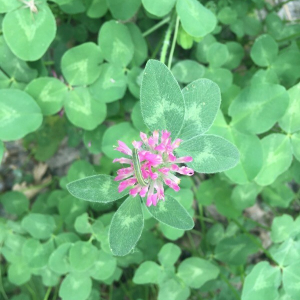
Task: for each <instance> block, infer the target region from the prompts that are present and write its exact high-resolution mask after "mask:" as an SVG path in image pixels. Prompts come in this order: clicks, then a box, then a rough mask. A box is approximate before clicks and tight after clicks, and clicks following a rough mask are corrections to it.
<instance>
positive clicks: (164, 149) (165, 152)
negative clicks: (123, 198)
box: [113, 130, 194, 206]
mask: <svg viewBox="0 0 300 300" xmlns="http://www.w3.org/2000/svg"><path fill="white" fill-rule="evenodd" d="M170 135H171V133H170V132H168V131H167V130H162V131H161V135H160V134H159V132H158V131H156V130H155V131H154V132H153V134H152V136H150V137H148V136H147V135H146V134H145V133H143V132H141V133H140V137H141V141H134V142H133V143H132V145H133V147H134V149H133V150H131V149H130V148H129V147H128V146H127V145H126V144H125V143H124V142H122V141H118V144H119V145H118V147H115V150H117V151H119V152H121V153H123V154H126V155H127V156H130V157H131V158H126V157H122V158H116V159H114V160H113V162H119V163H121V164H129V165H130V167H127V168H122V169H119V170H118V172H117V174H118V175H117V176H116V178H115V180H116V181H120V180H123V181H121V182H120V184H119V188H118V192H119V193H121V192H122V191H123V190H125V189H126V188H127V187H130V186H132V188H131V189H130V191H129V194H130V195H132V196H133V197H135V196H136V195H137V194H139V195H140V196H141V197H146V196H147V201H146V205H147V206H151V205H154V206H156V204H157V202H158V201H159V200H164V197H165V195H164V183H165V184H166V185H167V186H169V187H170V188H172V189H173V190H174V191H176V192H178V191H179V190H180V187H179V184H180V179H179V178H178V177H177V176H176V175H175V174H176V173H177V174H182V175H188V176H192V175H193V174H194V170H193V169H191V168H188V167H186V166H179V165H178V164H182V163H186V162H191V161H192V160H193V158H192V157H191V156H184V157H179V158H177V157H176V156H175V155H174V153H173V151H174V149H176V148H178V147H179V145H180V143H181V140H180V139H176V140H175V141H174V142H173V143H172V141H171V138H170ZM134 153H137V155H136V157H135V155H134Z"/></svg>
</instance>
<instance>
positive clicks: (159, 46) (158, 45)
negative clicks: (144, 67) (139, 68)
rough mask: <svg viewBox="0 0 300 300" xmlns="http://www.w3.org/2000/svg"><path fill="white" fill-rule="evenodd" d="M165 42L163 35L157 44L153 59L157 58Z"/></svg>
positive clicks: (152, 55)
mask: <svg viewBox="0 0 300 300" xmlns="http://www.w3.org/2000/svg"><path fill="white" fill-rule="evenodd" d="M163 41H164V36H163V35H162V36H161V38H160V39H159V42H158V43H157V45H156V47H155V49H154V51H153V53H152V54H151V59H154V58H155V57H156V56H157V53H158V52H159V50H160V48H161V45H162V43H163Z"/></svg>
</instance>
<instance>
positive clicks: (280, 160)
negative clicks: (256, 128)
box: [255, 133, 292, 186]
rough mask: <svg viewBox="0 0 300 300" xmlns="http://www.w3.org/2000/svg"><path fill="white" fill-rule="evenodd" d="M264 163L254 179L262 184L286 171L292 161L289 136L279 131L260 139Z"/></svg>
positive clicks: (269, 181)
mask: <svg viewBox="0 0 300 300" xmlns="http://www.w3.org/2000/svg"><path fill="white" fill-rule="evenodd" d="M262 147H263V154H264V160H263V161H264V164H263V166H262V169H261V171H260V172H259V173H258V175H257V176H256V178H255V181H256V182H257V183H258V184H259V185H262V186H265V185H269V184H271V183H272V182H274V181H275V179H276V178H277V177H278V176H279V175H280V174H282V173H283V172H284V171H286V170H287V169H288V168H289V166H290V165H291V163H292V149H291V145H290V141H289V137H288V136H286V135H283V134H279V133H273V134H270V135H268V136H266V137H264V138H263V139H262Z"/></svg>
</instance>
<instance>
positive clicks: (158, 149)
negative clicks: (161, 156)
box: [154, 144, 166, 152]
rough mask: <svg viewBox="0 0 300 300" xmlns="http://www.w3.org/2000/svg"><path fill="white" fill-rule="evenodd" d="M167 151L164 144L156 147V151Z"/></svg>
mask: <svg viewBox="0 0 300 300" xmlns="http://www.w3.org/2000/svg"><path fill="white" fill-rule="evenodd" d="M165 149H166V146H165V145H164V144H159V145H158V146H156V147H155V148H154V150H156V151H160V152H163V151H165Z"/></svg>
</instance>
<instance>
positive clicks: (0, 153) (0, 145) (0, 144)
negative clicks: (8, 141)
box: [0, 141, 5, 165]
mask: <svg viewBox="0 0 300 300" xmlns="http://www.w3.org/2000/svg"><path fill="white" fill-rule="evenodd" d="M4 151H5V147H4V144H3V142H2V141H0V165H1V161H2V158H3V154H4Z"/></svg>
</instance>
